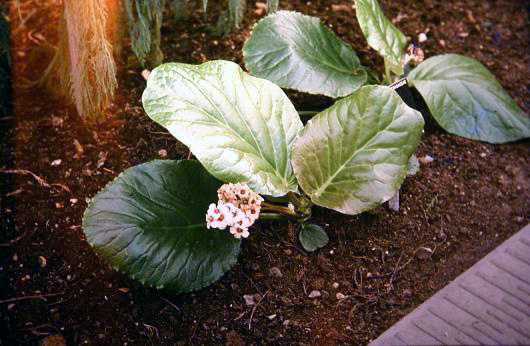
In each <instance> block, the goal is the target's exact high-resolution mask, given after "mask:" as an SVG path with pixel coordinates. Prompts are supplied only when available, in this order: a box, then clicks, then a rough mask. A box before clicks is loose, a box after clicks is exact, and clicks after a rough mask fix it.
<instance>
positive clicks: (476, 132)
mask: <svg viewBox="0 0 530 346" xmlns="http://www.w3.org/2000/svg"><path fill="white" fill-rule="evenodd" d="M407 79H408V80H409V82H410V83H411V84H412V85H414V86H415V87H416V89H418V91H419V92H420V94H421V95H422V96H423V98H424V99H425V102H426V103H427V105H428V106H429V110H430V111H431V114H432V115H433V117H434V118H435V119H436V121H437V122H438V124H440V126H441V127H443V128H444V129H445V130H446V131H448V132H450V133H452V134H455V135H459V136H462V137H466V138H470V139H477V140H481V141H485V142H489V143H506V142H511V141H516V140H518V139H522V138H527V137H530V118H529V117H528V115H526V114H525V113H524V112H523V111H522V110H521V108H519V106H518V105H517V104H516V103H515V102H514V101H513V100H512V98H511V97H510V95H508V93H507V92H506V91H505V90H504V89H503V88H502V86H501V85H500V84H499V82H497V80H496V79H495V77H494V76H493V75H492V74H491V73H490V72H489V71H488V69H487V68H486V67H484V65H482V64H481V63H480V62H478V61H476V60H473V59H471V58H468V57H465V56H462V55H458V54H444V55H438V56H435V57H432V58H429V59H427V60H425V61H424V62H422V63H421V64H420V65H419V66H418V67H416V68H415V69H414V70H412V71H411V72H410V74H409V75H408V76H407Z"/></svg>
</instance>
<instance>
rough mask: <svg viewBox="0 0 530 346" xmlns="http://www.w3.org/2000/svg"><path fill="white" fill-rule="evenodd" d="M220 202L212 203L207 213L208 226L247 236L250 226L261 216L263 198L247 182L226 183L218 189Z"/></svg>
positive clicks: (239, 235) (235, 235) (236, 235)
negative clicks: (227, 229) (228, 229)
mask: <svg viewBox="0 0 530 346" xmlns="http://www.w3.org/2000/svg"><path fill="white" fill-rule="evenodd" d="M217 196H218V198H219V202H218V203H217V205H216V204H214V203H212V204H210V207H209V208H208V211H207V213H206V227H208V228H210V227H211V228H218V229H221V230H224V229H225V228H227V227H230V233H232V234H233V235H234V237H236V238H238V239H239V238H241V237H243V238H247V237H248V235H249V232H248V228H249V227H250V226H252V225H253V224H254V222H256V220H257V219H258V217H259V213H260V209H261V202H263V198H262V197H261V196H260V195H259V194H257V193H256V192H254V191H252V190H251V189H250V188H249V187H248V186H247V185H246V184H241V183H237V184H232V183H230V184H224V185H223V186H221V187H220V188H219V189H218V190H217Z"/></svg>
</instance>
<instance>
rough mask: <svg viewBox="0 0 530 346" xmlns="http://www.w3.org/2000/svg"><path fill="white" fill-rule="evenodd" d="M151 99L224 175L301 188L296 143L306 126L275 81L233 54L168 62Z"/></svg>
mask: <svg viewBox="0 0 530 346" xmlns="http://www.w3.org/2000/svg"><path fill="white" fill-rule="evenodd" d="M143 103H144V107H145V110H146V112H147V114H148V115H149V116H150V117H151V118H152V119H153V120H155V121H156V122H158V123H159V124H161V125H162V126H164V127H166V128H167V129H168V130H169V132H171V133H172V134H173V135H174V136H175V137H176V138H177V139H178V140H179V141H181V142H182V143H184V144H186V145H187V146H189V147H190V150H191V151H192V152H193V154H194V155H195V156H196V157H197V158H198V159H199V161H201V163H202V164H203V165H204V167H205V168H206V169H207V170H208V171H209V172H210V173H211V174H212V175H213V176H215V177H217V178H218V179H220V180H223V181H225V182H246V183H248V185H249V186H250V187H251V188H252V189H254V190H255V191H257V192H258V193H262V194H266V195H271V196H281V195H285V194H286V193H287V192H289V191H296V190H297V188H298V185H297V183H296V179H295V177H294V174H293V170H292V167H291V163H290V150H291V146H292V143H293V142H294V140H295V138H296V136H297V135H298V133H299V132H300V130H301V128H302V126H303V125H302V122H301V121H300V118H299V116H298V114H297V113H296V110H295V109H294V107H293V105H292V104H291V102H290V101H289V99H288V98H287V96H286V95H285V94H284V92H283V91H282V90H281V89H280V88H279V87H278V86H276V85H274V84H273V83H271V82H269V81H267V80H264V79H259V78H255V77H252V76H249V75H248V74H247V73H245V72H243V71H242V70H241V68H240V67H239V66H238V65H237V64H234V63H232V62H228V61H210V62H206V63H204V64H202V65H188V64H164V65H161V66H159V67H157V68H156V69H155V70H153V72H152V73H151V76H150V77H149V80H148V82H147V88H146V89H145V91H144V95H143Z"/></svg>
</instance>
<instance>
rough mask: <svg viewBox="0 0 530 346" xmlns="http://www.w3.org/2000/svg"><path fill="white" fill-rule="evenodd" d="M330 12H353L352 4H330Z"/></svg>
mask: <svg viewBox="0 0 530 346" xmlns="http://www.w3.org/2000/svg"><path fill="white" fill-rule="evenodd" d="M331 12H335V13H336V12H346V13H352V12H353V6H352V5H336V4H332V5H331Z"/></svg>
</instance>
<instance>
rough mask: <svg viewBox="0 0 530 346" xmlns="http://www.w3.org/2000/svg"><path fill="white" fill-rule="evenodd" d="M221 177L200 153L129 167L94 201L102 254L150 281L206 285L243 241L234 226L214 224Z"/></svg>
mask: <svg viewBox="0 0 530 346" xmlns="http://www.w3.org/2000/svg"><path fill="white" fill-rule="evenodd" d="M220 185H221V182H220V181H218V180H217V179H215V178H213V177H212V176H210V175H209V174H208V173H207V172H206V171H205V170H204V169H203V168H202V167H201V165H200V164H199V163H198V162H197V161H170V160H165V161H162V160H155V161H151V162H148V163H145V164H142V165H138V166H135V167H132V168H129V169H127V170H126V171H125V172H123V173H122V174H121V175H120V176H118V177H117V178H116V179H115V180H114V181H112V182H110V183H109V184H107V186H105V188H103V189H102V190H101V191H100V192H99V193H98V194H97V195H96V196H95V197H94V198H93V199H92V201H91V202H90V203H89V205H88V208H87V209H86V211H85V214H84V217H83V231H84V233H85V235H86V238H87V240H88V242H89V243H90V245H92V246H93V247H94V249H95V251H96V252H97V253H98V255H99V256H101V257H102V258H103V259H104V260H105V261H106V262H108V263H109V264H110V265H111V266H112V267H114V268H115V269H117V270H119V271H121V272H123V273H125V274H127V275H129V276H130V277H132V278H134V279H137V280H139V281H140V282H142V283H145V284H148V285H150V286H154V287H158V288H162V287H165V288H168V289H171V290H173V291H175V292H187V291H191V290H195V289H199V288H202V287H204V286H207V285H209V284H211V283H213V282H215V281H216V280H217V279H219V278H220V277H221V276H222V275H223V274H224V273H225V272H226V271H227V270H229V269H230V268H231V267H232V266H233V265H234V264H235V263H236V260H237V255H238V253H239V248H240V243H241V241H240V240H237V239H235V238H234V237H233V236H232V235H231V234H230V232H229V231H227V230H225V231H220V230H217V229H207V228H206V225H205V215H206V210H207V209H208V206H209V204H210V203H215V202H216V201H217V193H216V191H217V188H218V187H219V186H220Z"/></svg>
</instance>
